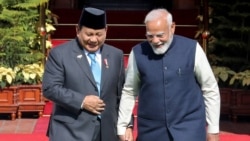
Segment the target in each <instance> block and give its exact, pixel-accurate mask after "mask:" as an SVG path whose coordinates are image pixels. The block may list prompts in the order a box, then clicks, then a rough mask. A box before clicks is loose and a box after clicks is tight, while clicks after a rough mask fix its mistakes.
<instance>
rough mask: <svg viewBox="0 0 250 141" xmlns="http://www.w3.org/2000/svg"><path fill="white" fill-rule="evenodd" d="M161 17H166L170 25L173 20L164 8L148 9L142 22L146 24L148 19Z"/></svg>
mask: <svg viewBox="0 0 250 141" xmlns="http://www.w3.org/2000/svg"><path fill="white" fill-rule="evenodd" d="M163 17H164V18H165V19H166V21H167V23H168V25H169V26H170V25H172V22H173V17H172V14H171V13H170V12H168V10H166V9H164V8H158V9H153V10H152V11H150V12H149V13H148V14H147V15H146V17H145V20H144V23H145V24H146V23H147V22H148V21H153V20H156V19H159V18H163Z"/></svg>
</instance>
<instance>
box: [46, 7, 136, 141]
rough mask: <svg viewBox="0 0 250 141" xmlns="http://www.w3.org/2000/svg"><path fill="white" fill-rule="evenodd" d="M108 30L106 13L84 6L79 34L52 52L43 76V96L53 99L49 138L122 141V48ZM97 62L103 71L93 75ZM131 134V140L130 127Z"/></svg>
mask: <svg viewBox="0 0 250 141" xmlns="http://www.w3.org/2000/svg"><path fill="white" fill-rule="evenodd" d="M106 33H107V26H106V13H105V11H103V10H100V9H96V8H92V7H88V8H84V9H83V11H82V14H81V17H80V20H79V23H78V25H77V27H76V36H77V37H76V38H75V39H74V40H71V41H69V42H67V43H65V44H62V45H60V46H58V47H56V48H53V49H52V50H51V51H50V53H49V56H48V60H47V62H46V67H45V73H44V77H43V95H44V96H45V97H46V98H48V99H50V100H51V101H53V102H54V109H53V113H52V115H51V120H50V123H49V127H48V136H49V139H50V141H118V137H117V131H116V124H117V115H118V105H119V99H120V95H121V90H122V86H123V83H124V75H125V73H124V62H123V51H122V50H120V49H118V48H115V47H113V46H111V45H108V44H105V43H104V42H105V40H106ZM89 54H94V59H93V60H91V58H90V57H89ZM94 63H97V68H98V71H97V72H95V73H94V72H93V73H92V68H91V67H92V64H94ZM126 133H127V136H126V138H127V140H128V141H132V140H133V139H132V130H131V129H130V128H129V127H128V128H127V132H126Z"/></svg>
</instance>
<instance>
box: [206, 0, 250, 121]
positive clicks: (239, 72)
mask: <svg viewBox="0 0 250 141" xmlns="http://www.w3.org/2000/svg"><path fill="white" fill-rule="evenodd" d="M209 6H210V8H211V11H212V12H211V15H210V16H211V19H210V23H209V31H210V33H211V35H210V37H213V42H209V48H208V56H216V57H217V58H219V60H216V61H217V62H216V65H217V66H224V67H227V68H230V69H231V70H233V71H234V72H235V73H234V74H231V76H230V77H229V78H227V81H226V84H225V85H224V86H226V87H227V89H229V88H230V89H231V94H230V95H231V98H227V97H224V96H222V97H221V101H222V105H223V102H225V101H228V100H230V101H229V103H230V105H229V112H228V114H230V116H231V117H233V119H234V120H236V119H237V116H238V115H248V116H249V115H250V110H248V109H250V91H249V90H247V89H248V88H249V84H250V82H249V81H250V80H249V71H250V69H247V68H249V66H250V58H249V56H250V42H249V38H250V12H249V8H250V3H249V2H246V1H242V0H231V1H228V2H227V3H225V2H222V1H217V0H210V1H209ZM209 60H210V61H214V60H212V59H211V58H209ZM220 89H221V87H220ZM221 94H222V93H221ZM227 106H228V105H227Z"/></svg>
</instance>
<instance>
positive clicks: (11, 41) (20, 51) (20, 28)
mask: <svg viewBox="0 0 250 141" xmlns="http://www.w3.org/2000/svg"><path fill="white" fill-rule="evenodd" d="M48 1H49V0H0V38H1V40H0V88H4V87H6V86H10V85H19V84H40V83H41V81H42V75H43V69H44V68H43V64H42V63H41V62H42V60H43V59H44V58H45V54H43V52H42V47H41V45H40V41H41V35H40V33H39V32H38V27H39V25H40V23H39V19H40V18H39V16H40V12H39V10H40V8H39V7H40V5H41V4H43V5H44V4H46V3H47V2H48ZM46 13H47V14H49V13H50V11H49V10H46ZM45 20H46V22H47V23H46V25H47V24H48V25H50V23H51V22H52V21H51V20H50V19H48V18H47V19H45ZM50 26H51V25H50ZM50 29H51V31H53V30H55V29H53V26H51V27H50ZM47 33H48V32H47Z"/></svg>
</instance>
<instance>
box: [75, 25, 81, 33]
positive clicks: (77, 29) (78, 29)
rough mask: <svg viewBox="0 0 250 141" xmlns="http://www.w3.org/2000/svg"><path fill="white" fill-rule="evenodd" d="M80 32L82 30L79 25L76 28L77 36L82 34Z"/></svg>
mask: <svg viewBox="0 0 250 141" xmlns="http://www.w3.org/2000/svg"><path fill="white" fill-rule="evenodd" d="M80 30H81V29H80V27H79V25H77V26H76V34H78V33H79V32H80Z"/></svg>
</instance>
